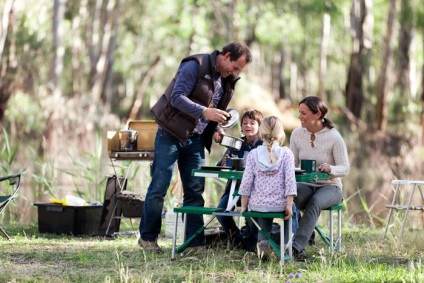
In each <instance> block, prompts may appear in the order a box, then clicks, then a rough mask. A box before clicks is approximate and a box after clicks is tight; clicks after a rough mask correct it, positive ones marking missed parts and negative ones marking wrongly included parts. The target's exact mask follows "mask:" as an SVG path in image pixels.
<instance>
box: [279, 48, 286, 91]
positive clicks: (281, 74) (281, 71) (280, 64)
mask: <svg viewBox="0 0 424 283" xmlns="http://www.w3.org/2000/svg"><path fill="white" fill-rule="evenodd" d="M279 51H280V62H279V64H278V78H279V82H280V83H279V84H278V85H279V91H278V92H279V93H280V95H279V96H280V99H285V98H287V97H286V92H285V90H284V73H283V70H284V45H281V46H280V50H279Z"/></svg>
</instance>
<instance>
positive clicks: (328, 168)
mask: <svg viewBox="0 0 424 283" xmlns="http://www.w3.org/2000/svg"><path fill="white" fill-rule="evenodd" d="M318 170H319V171H321V172H326V173H331V166H330V164H327V163H323V164H321V165H320V166H319V167H318Z"/></svg>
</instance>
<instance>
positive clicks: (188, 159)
mask: <svg viewBox="0 0 424 283" xmlns="http://www.w3.org/2000/svg"><path fill="white" fill-rule="evenodd" d="M176 163H177V164H178V169H179V172H180V176H181V182H182V186H183V190H184V199H183V205H184V206H187V205H190V206H200V207H203V206H204V203H205V201H204V199H203V197H202V193H203V191H204V188H205V179H204V178H202V177H194V176H191V171H192V170H193V169H198V168H199V167H200V166H202V165H204V163H205V151H204V146H203V141H202V138H201V136H200V135H194V136H192V137H191V138H190V139H189V140H188V141H187V142H186V143H184V144H183V143H181V142H180V141H179V140H178V139H177V138H175V137H174V136H172V135H171V134H169V133H168V132H166V131H165V130H163V129H158V131H157V133H156V138H155V149H154V159H153V165H152V181H151V183H150V185H149V188H148V189H147V194H146V198H145V202H144V211H143V215H142V217H141V222H140V237H141V238H142V239H143V240H145V241H155V240H156V239H157V237H158V235H159V233H160V231H161V225H162V217H161V215H162V210H163V204H164V198H165V196H166V192H167V191H168V188H169V185H170V183H171V179H172V174H173V172H174V168H175V164H176ZM203 224H204V223H203V215H193V214H189V215H188V216H187V230H186V237H190V236H191V235H193V234H194V233H195V232H196V231H197V230H198V229H199V228H200V227H202V226H203ZM204 243H205V236H204V234H203V233H202V234H200V235H199V236H198V237H196V238H195V239H194V240H193V242H192V244H191V246H199V245H204Z"/></svg>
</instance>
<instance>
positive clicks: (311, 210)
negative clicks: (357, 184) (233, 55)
mask: <svg viewBox="0 0 424 283" xmlns="http://www.w3.org/2000/svg"><path fill="white" fill-rule="evenodd" d="M327 111H328V109H327V106H326V105H325V103H324V102H323V101H322V99H321V98H319V97H317V96H309V97H306V98H305V99H303V100H302V101H301V102H300V103H299V120H300V123H301V126H302V127H300V128H296V129H295V130H294V131H293V133H292V135H291V138H290V149H291V150H292V152H293V154H294V160H295V164H296V167H299V165H300V161H301V160H302V159H313V160H316V164H317V166H318V168H317V169H318V170H319V171H321V172H327V173H329V174H330V179H329V180H324V181H318V182H315V183H298V184H297V197H296V198H295V199H294V202H295V203H296V206H297V208H298V209H299V210H304V214H303V216H302V219H301V220H300V221H299V224H298V229H297V232H296V234H295V239H294V243H293V256H294V258H295V259H296V260H297V261H306V255H305V253H304V249H305V247H306V244H307V243H308V240H309V238H310V237H311V235H312V233H313V231H314V228H315V225H316V223H317V220H318V217H319V215H320V213H321V210H323V209H326V208H328V207H330V206H332V205H337V204H339V203H340V202H341V201H342V182H341V178H340V177H343V176H346V175H347V174H348V173H349V170H350V165H349V159H348V155H347V149H346V145H345V143H344V141H343V138H342V137H341V135H340V133H339V132H338V131H337V130H336V129H335V128H334V126H333V123H332V122H331V121H330V120H329V119H328V118H325V115H326V114H327Z"/></svg>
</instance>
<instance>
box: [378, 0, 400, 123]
mask: <svg viewBox="0 0 424 283" xmlns="http://www.w3.org/2000/svg"><path fill="white" fill-rule="evenodd" d="M395 17H396V0H390V6H389V16H388V19H387V29H386V36H385V38H384V43H383V46H384V47H383V58H382V60H381V61H382V62H383V63H382V65H381V70H380V75H379V77H378V80H377V105H376V112H375V115H376V117H375V124H376V128H377V129H378V130H385V128H386V125H387V101H386V100H387V94H388V92H389V90H390V85H389V82H390V80H389V67H390V63H391V61H392V58H393V32H394V25H395Z"/></svg>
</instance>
